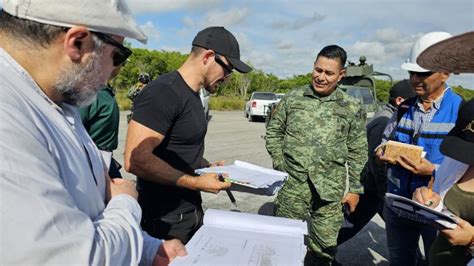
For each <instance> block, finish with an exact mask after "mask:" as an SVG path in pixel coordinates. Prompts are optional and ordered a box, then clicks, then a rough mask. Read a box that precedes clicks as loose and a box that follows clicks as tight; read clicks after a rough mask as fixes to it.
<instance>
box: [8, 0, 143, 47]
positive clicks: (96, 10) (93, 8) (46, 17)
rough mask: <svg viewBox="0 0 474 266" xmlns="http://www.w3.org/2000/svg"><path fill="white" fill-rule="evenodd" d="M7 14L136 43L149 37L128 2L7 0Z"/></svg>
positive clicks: (119, 0)
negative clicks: (99, 33) (135, 41)
mask: <svg viewBox="0 0 474 266" xmlns="http://www.w3.org/2000/svg"><path fill="white" fill-rule="evenodd" d="M3 10H4V11H5V12H6V13H8V14H10V15H12V16H15V17H18V18H22V19H27V20H32V21H36V22H39V23H43V24H48V25H54V26H61V27H73V26H84V27H86V28H88V29H89V30H91V31H96V32H102V33H107V34H113V35H117V36H122V37H125V38H131V39H135V40H137V41H140V42H142V43H146V41H147V37H146V36H145V34H144V33H143V32H142V31H141V30H140V28H139V27H138V25H137V23H136V22H135V20H134V19H133V17H132V15H131V12H130V9H129V8H128V6H127V4H126V2H125V0H3Z"/></svg>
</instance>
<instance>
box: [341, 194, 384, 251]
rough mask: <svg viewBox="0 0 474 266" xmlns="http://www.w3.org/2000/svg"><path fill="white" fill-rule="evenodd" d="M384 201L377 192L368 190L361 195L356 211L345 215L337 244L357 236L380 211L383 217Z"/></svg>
mask: <svg viewBox="0 0 474 266" xmlns="http://www.w3.org/2000/svg"><path fill="white" fill-rule="evenodd" d="M383 205H384V201H383V199H381V198H380V197H377V194H376V193H375V192H370V191H367V192H366V193H365V194H362V195H360V198H359V204H357V207H356V209H355V211H354V212H352V213H351V214H349V215H345V216H344V224H343V225H342V227H341V229H340V230H339V235H338V237H337V245H340V244H342V243H344V242H346V241H347V240H349V239H351V238H352V237H353V236H355V235H356V234H357V233H358V232H359V231H360V230H362V228H364V226H365V225H366V224H367V223H368V222H369V221H370V220H371V219H372V218H373V217H374V216H375V214H376V213H378V214H379V215H380V216H381V217H382V218H383Z"/></svg>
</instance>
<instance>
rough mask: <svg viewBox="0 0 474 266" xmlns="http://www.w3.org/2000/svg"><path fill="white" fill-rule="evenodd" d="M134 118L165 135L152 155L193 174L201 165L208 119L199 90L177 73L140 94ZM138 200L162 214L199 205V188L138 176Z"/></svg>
mask: <svg viewBox="0 0 474 266" xmlns="http://www.w3.org/2000/svg"><path fill="white" fill-rule="evenodd" d="M132 119H133V120H135V121H136V122H138V123H140V124H142V125H144V126H146V127H148V128H150V129H153V130H155V131H157V132H159V133H160V134H162V135H163V136H165V138H164V139H163V141H162V143H161V144H160V145H159V146H158V147H157V148H155V150H154V151H153V154H154V155H156V156H158V157H159V158H161V159H162V160H164V161H166V162H167V163H169V164H170V165H171V166H172V167H174V168H175V169H178V170H180V171H182V172H185V173H186V174H190V175H194V170H195V169H198V168H200V167H201V162H202V157H203V154H204V138H205V136H206V132H207V121H206V118H205V116H204V112H203V107H202V103H201V98H200V97H199V93H196V92H194V91H193V90H192V89H191V88H190V87H189V86H188V85H187V84H186V82H185V81H184V79H183V78H182V77H181V75H180V74H179V73H178V72H177V71H174V72H170V73H167V74H164V75H162V76H160V77H159V78H158V79H156V80H154V81H152V82H151V83H150V84H148V85H147V86H146V87H145V88H144V89H143V90H142V92H141V93H140V94H139V95H138V96H137V98H136V100H135V102H134V107H133V117H132ZM138 187H139V192H140V197H139V202H140V205H142V208H143V209H144V210H143V211H144V213H145V212H147V213H148V212H150V211H151V212H153V213H154V214H158V215H162V214H166V213H173V212H175V211H176V212H181V211H186V210H191V209H192V208H194V207H195V206H200V204H201V202H202V200H201V194H200V193H199V192H198V191H193V190H188V189H184V188H178V187H174V186H166V185H160V184H156V183H153V182H148V181H145V180H143V179H142V178H140V177H139V182H138Z"/></svg>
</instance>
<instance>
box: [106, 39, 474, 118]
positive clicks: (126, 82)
mask: <svg viewBox="0 0 474 266" xmlns="http://www.w3.org/2000/svg"><path fill="white" fill-rule="evenodd" d="M131 49H132V50H133V54H132V56H131V57H130V59H129V62H127V64H126V65H125V66H124V67H123V68H122V70H121V71H120V73H119V75H118V76H117V77H116V78H115V79H114V80H113V81H112V86H113V87H114V88H115V89H116V90H117V95H116V98H117V102H118V104H119V106H120V109H121V110H129V109H130V107H131V102H130V100H129V99H128V98H127V91H128V89H129V88H130V87H132V86H134V85H135V84H136V83H137V78H138V75H139V74H140V73H142V72H146V73H148V74H150V75H151V77H152V78H153V79H156V78H157V77H158V76H159V75H162V74H164V73H167V72H170V71H173V70H176V69H178V67H179V66H180V65H181V64H182V63H183V62H184V60H186V57H187V54H181V53H179V52H169V51H163V50H162V51H157V50H147V49H140V48H131ZM310 80H311V73H307V74H302V75H295V76H293V77H290V78H286V79H279V78H278V77H277V76H275V75H273V74H271V73H270V74H268V73H265V72H263V71H261V70H258V69H256V70H254V71H252V72H250V73H249V74H246V75H242V74H240V73H238V72H234V74H232V76H231V77H230V79H229V80H228V81H227V82H226V83H225V84H223V85H221V86H220V87H219V88H218V90H217V92H216V93H215V94H214V95H212V96H211V98H210V102H209V108H210V109H211V110H222V111H224V110H225V111H229V110H244V106H245V101H246V100H248V98H249V97H250V95H251V94H252V92H254V91H270V92H275V93H286V92H288V91H290V90H291V89H293V88H296V87H299V86H302V85H306V84H308V83H309V82H310ZM394 82H396V81H394ZM389 89H390V82H389V81H386V80H377V81H376V90H377V98H378V99H379V100H380V101H381V102H386V101H387V99H388V91H389ZM453 89H454V91H456V92H457V93H458V94H460V95H461V96H462V97H463V98H464V99H471V98H474V90H469V89H466V88H463V87H462V86H454V87H453ZM471 89H474V88H471Z"/></svg>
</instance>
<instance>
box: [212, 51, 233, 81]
mask: <svg viewBox="0 0 474 266" xmlns="http://www.w3.org/2000/svg"><path fill="white" fill-rule="evenodd" d="M214 59H215V60H216V62H217V63H218V64H219V65H221V67H222V68H223V69H224V77H228V76H230V74H232V71H233V68H232V66H229V65H227V64H226V63H224V61H222V59H221V56H220V55H219V54H218V53H215V52H214Z"/></svg>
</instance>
